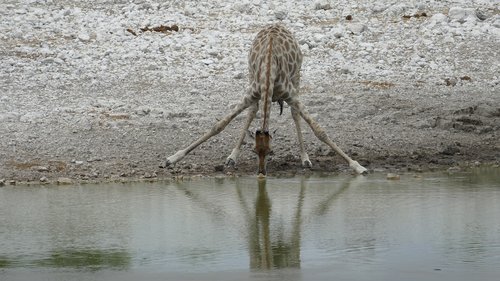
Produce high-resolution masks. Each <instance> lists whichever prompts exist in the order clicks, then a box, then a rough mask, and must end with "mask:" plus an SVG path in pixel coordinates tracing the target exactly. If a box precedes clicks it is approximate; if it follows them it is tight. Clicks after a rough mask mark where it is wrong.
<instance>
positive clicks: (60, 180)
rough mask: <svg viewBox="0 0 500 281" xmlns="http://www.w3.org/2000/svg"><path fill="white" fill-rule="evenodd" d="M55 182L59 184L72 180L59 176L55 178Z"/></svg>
mask: <svg viewBox="0 0 500 281" xmlns="http://www.w3.org/2000/svg"><path fill="white" fill-rule="evenodd" d="M56 183H57V184H59V185H66V184H73V180H72V179H70V178H65V177H59V178H57V181H56Z"/></svg>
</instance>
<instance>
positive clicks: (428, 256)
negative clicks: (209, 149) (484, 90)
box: [0, 168, 500, 281]
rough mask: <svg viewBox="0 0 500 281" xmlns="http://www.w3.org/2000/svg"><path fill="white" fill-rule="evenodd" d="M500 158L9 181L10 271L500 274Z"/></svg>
mask: <svg viewBox="0 0 500 281" xmlns="http://www.w3.org/2000/svg"><path fill="white" fill-rule="evenodd" d="M499 277H500V169H494V168H488V169H476V170H473V171H469V172H461V173H456V174H452V175H449V174H447V173H436V174H422V175H419V177H414V176H412V175H402V177H401V180H399V181H389V180H387V179H385V175H382V174H373V175H368V176H356V177H354V176H335V177H320V176H312V177H303V178H300V177H295V178H272V177H270V178H268V179H266V180H264V181H263V180H258V179H256V178H254V177H247V178H237V179H223V180H218V179H208V180H202V179H200V180H191V181H185V182H181V183H153V184H152V183H149V184H146V183H140V184H107V185H82V186H36V187H16V186H5V187H0V280H2V281H4V280H6V281H7V280H500V278H499Z"/></svg>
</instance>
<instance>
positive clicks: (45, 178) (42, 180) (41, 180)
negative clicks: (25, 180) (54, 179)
mask: <svg viewBox="0 0 500 281" xmlns="http://www.w3.org/2000/svg"><path fill="white" fill-rule="evenodd" d="M48 181H49V179H48V178H47V177H45V176H44V177H41V178H40V182H48Z"/></svg>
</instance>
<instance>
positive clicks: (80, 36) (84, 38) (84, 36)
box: [78, 32, 90, 42]
mask: <svg viewBox="0 0 500 281" xmlns="http://www.w3.org/2000/svg"><path fill="white" fill-rule="evenodd" d="M78 39H80V41H82V42H88V41H89V40H90V36H89V35H88V34H87V33H85V32H82V33H80V34H78Z"/></svg>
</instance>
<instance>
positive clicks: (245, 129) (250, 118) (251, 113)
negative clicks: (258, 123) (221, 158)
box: [225, 101, 259, 167]
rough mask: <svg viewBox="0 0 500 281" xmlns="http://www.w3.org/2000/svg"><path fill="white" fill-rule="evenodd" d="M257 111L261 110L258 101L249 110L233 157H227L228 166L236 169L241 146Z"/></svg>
mask: <svg viewBox="0 0 500 281" xmlns="http://www.w3.org/2000/svg"><path fill="white" fill-rule="evenodd" d="M257 110H259V103H258V101H256V102H254V103H253V104H252V106H250V108H249V111H248V115H247V120H246V122H245V125H244V126H243V129H242V130H241V134H240V138H239V139H238V141H237V142H236V146H235V147H234V148H233V151H232V152H231V155H229V156H228V157H227V159H226V162H225V164H226V166H231V167H234V166H235V165H236V161H237V160H238V156H239V155H240V151H241V145H242V144H243V141H244V140H245V137H246V135H247V134H248V128H249V127H250V124H252V121H253V119H254V118H255V115H257Z"/></svg>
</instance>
